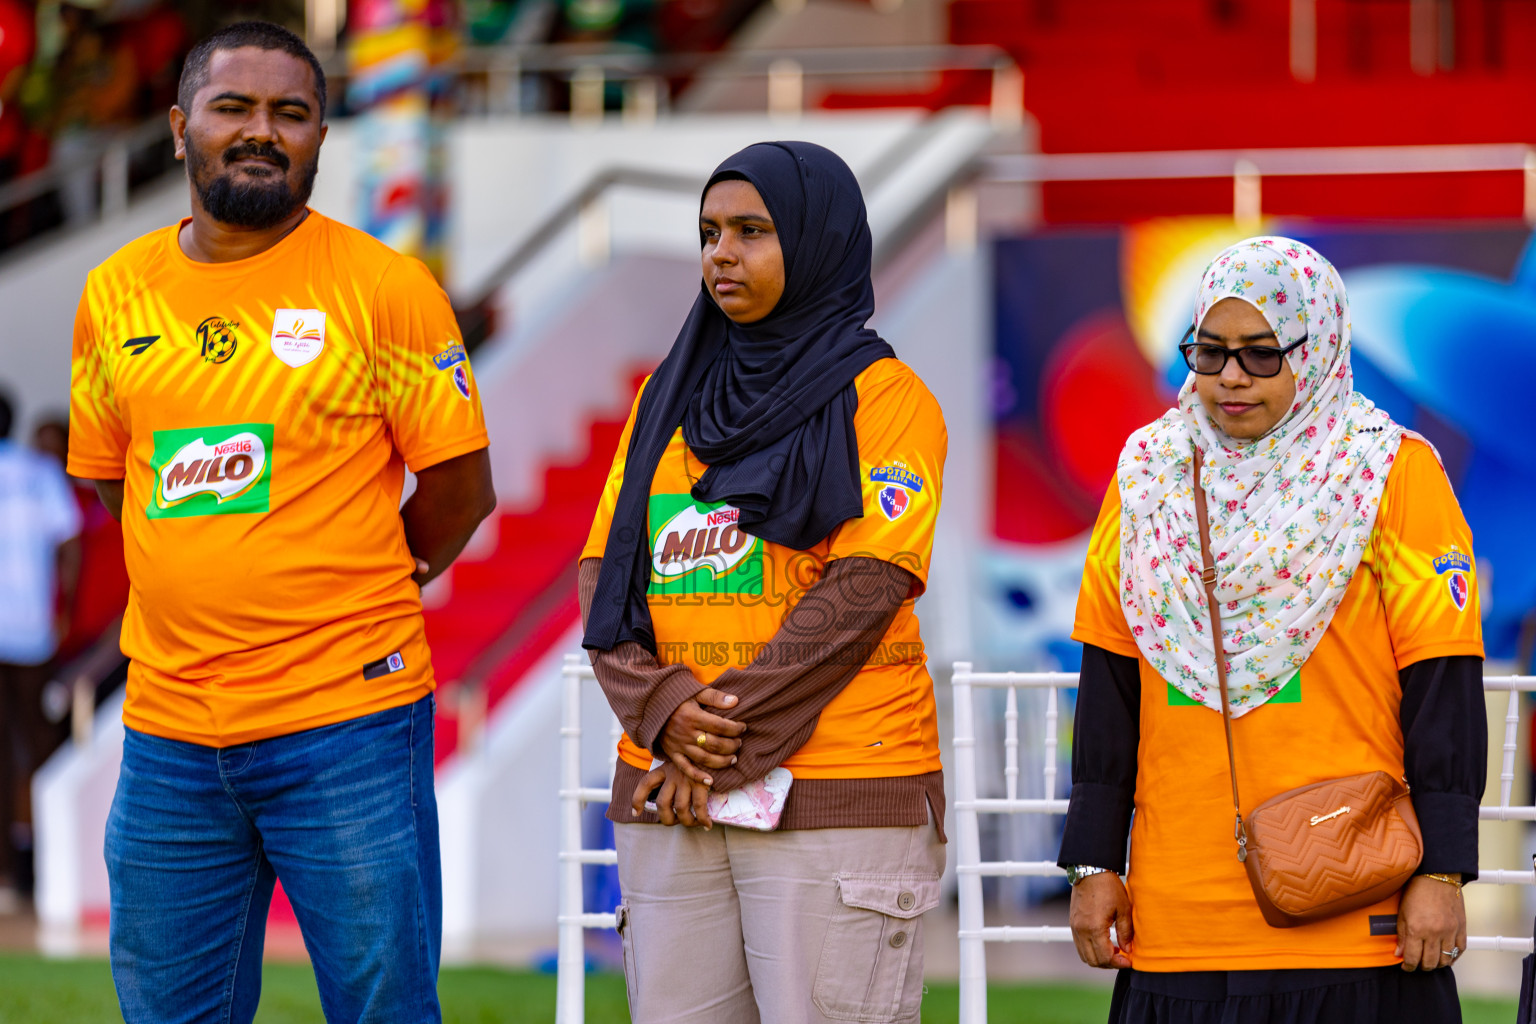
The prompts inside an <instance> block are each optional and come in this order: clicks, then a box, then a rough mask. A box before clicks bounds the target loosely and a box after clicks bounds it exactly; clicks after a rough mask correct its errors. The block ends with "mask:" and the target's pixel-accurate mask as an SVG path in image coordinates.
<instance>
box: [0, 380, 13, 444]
mask: <svg viewBox="0 0 1536 1024" xmlns="http://www.w3.org/2000/svg"><path fill="white" fill-rule="evenodd" d="M15 417H16V414H15V412H14V411H12V409H11V397H10V396H9V395H7V394H6V393H5V392H4V391H0V440H3V439H5V438H7V437H10V436H11V421H12V420H14V419H15Z"/></svg>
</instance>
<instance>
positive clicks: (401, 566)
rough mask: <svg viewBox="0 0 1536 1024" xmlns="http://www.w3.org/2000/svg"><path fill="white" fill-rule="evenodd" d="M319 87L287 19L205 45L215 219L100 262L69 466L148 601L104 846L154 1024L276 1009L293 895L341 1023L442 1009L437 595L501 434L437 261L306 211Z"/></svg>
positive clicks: (195, 153)
mask: <svg viewBox="0 0 1536 1024" xmlns="http://www.w3.org/2000/svg"><path fill="white" fill-rule="evenodd" d="M325 96H326V88H325V77H324V74H323V72H322V71H321V69H320V66H319V64H318V62H317V61H316V60H315V58H314V56H313V55H312V54H311V53H310V52H309V50H308V49H307V48H305V46H304V44H303V43H302V42H301V41H300V40H299V39H298V38H297V37H295V36H294V35H293V34H292V33H290V32H288V31H287V30H285V29H281V28H278V27H277V26H274V25H267V24H263V23H257V22H247V23H242V24H238V25H234V26H231V27H229V28H226V29H224V30H222V31H220V32H218V33H217V34H215V35H214V36H212V37H211V38H209V39H208V40H205V41H204V42H203V43H201V44H199V45H198V46H197V47H196V48H195V49H194V50H193V51H192V53H191V54H190V55H189V56H188V58H187V61H186V65H185V67H184V69H183V72H182V79H181V85H180V90H179V94H178V101H177V105H176V106H175V107H174V108H172V111H171V126H172V129H173V131H174V134H175V139H176V146H177V153H178V155H181V156H184V157H185V158H186V161H187V171H188V178H189V179H190V183H191V192H192V216H191V217H190V218H187V219H186V220H183V221H182V222H181V223H180V224H177V225H174V226H172V227H169V228H165V229H162V230H160V231H156V232H152V233H151V234H148V235H145V236H144V237H142V238H140V239H138V240H137V241H134V242H131V243H130V244H129V245H127V246H126V247H124V248H123V249H122V250H121V251H119V252H118V253H117V254H115V255H114V256H112V257H111V258H110V259H108V260H107V261H106V262H105V263H103V264H102V265H101V266H100V267H98V268H97V269H96V270H94V271H93V272H92V273H91V275H90V278H89V280H88V281H87V283H86V287H85V294H84V295H83V296H82V297H81V300H80V308H79V313H78V315H77V318H76V322H75V341H74V364H73V381H72V385H71V389H72V406H71V419H72V426H73V430H72V436H71V438H70V455H69V469H70V472H71V473H72V474H74V475H76V476H79V477H84V478H88V479H93V480H95V481H96V482H97V487H98V489H99V490H100V492H101V494H102V496H103V500H104V501H105V502H106V504H107V506H108V507H109V508H110V509H112V511H113V512H114V514H116V515H118V517H119V518H120V519H121V520H122V522H123V532H124V540H125V557H126V560H127V565H128V574H129V580H130V583H131V588H132V589H131V593H130V596H129V603H128V608H127V611H126V613H125V615H124V619H123V633H122V645H123V651H124V653H125V654H127V655H128V657H129V658H130V659H131V660H132V667H131V669H130V672H129V677H128V691H127V698H126V701H125V704H124V711H123V717H124V722H125V724H126V726H127V736H126V739H125V742H124V747H123V767H122V772H121V776H120V778H119V782H118V790H117V795H116V798H115V800H114V801H113V806H112V812H111V815H110V817H109V819H108V823H107V839H106V858H107V868H108V873H109V877H110V880H111V890H112V926H111V943H112V968H113V977H114V980H115V981H116V983H117V989H118V997H119V1000H120V1002H121V1004H122V1010H123V1016H124V1018H125V1019H126V1020H127V1021H128V1022H130V1024H136V1022H140V1021H168V1020H177V1021H181V1020H213V1019H218V1020H228V1021H249V1020H251V1019H252V1017H253V1015H254V1014H255V1010H256V1003H257V999H258V996H259V993H260V984H261V953H262V939H263V929H264V926H265V921H266V915H267V906H268V903H269V901H270V899H271V895H272V891H273V886H274V882H275V880H276V879H278V878H281V879H282V881H283V886H284V889H285V890H286V892H287V893H288V896H289V898H290V899H291V900H292V902H293V906H294V911H295V913H296V915H297V916H298V920H299V925H300V927H301V928H302V929H303V931H304V937H305V943H306V946H307V948H308V949H309V952H310V955H311V958H312V959H313V962H314V965H315V976H316V980H317V982H318V983H319V988H320V998H321V1003H322V1005H323V1006H324V1008H325V1011H326V1017H327V1019H328V1020H331V1021H361V1020H370V1021H371V1020H390V1021H437V1020H439V1019H440V1017H441V1014H440V1011H439V1009H438V1005H437V996H436V976H437V964H438V947H439V938H440V933H441V884H440V870H439V861H438V848H437V814H436V804H435V801H434V797H433V789H432V697H431V694H432V690H433V687H434V681H433V676H432V667H431V657H430V654H429V652H428V650H427V646H426V642H425V639H424V637H423V634H422V618H421V598H420V591H419V588H420V586H421V585H422V584H424V583H425V582H427V581H428V580H430V579H432V578H433V577H434V576H435V575H437V574H438V573H440V572H442V570H443V569H444V568H446V567H447V565H448V564H449V563H450V562H452V561H453V559H454V558H455V557H456V556H457V555H458V553H459V551H460V550H462V548H463V546H464V543H465V542H466V541H467V540H468V538H469V536H470V534H471V533H472V532H473V530H474V528H475V526H476V525H477V524H478V523H479V522H480V521H481V519H483V518H484V517H485V516H486V515H487V514H488V513H489V512H490V510H491V508H492V507H493V505H494V495H493V491H492V488H491V477H490V468H489V460H488V458H487V454H486V444H487V439H486V433H485V426H484V422H483V418H482V415H481V410H480V403H479V399H478V393H477V392H476V390H475V387H474V379H473V377H472V375H471V373H470V369H469V363H468V361H467V358H466V355H465V351H464V346H463V344H462V343H461V339H460V335H459V331H458V327H457V325H456V323H455V321H454V318H453V313H452V310H451V309H450V307H449V305H448V301H447V298H446V296H445V295H444V294H443V292H442V290H441V289H440V288H439V287H438V286H437V284H436V282H434V281H433V280H432V278H431V276H430V275H429V274H428V273H427V271H426V268H425V267H423V266H422V265H421V264H420V263H419V262H418V261H416V260H413V259H409V258H407V257H404V256H400V255H399V254H397V253H395V252H393V251H391V250H390V249H388V248H387V247H385V246H384V245H382V244H380V243H378V242H376V241H374V240H373V239H371V238H369V237H367V236H366V235H364V234H362V233H360V232H357V231H354V230H351V229H349V228H346V227H343V226H342V225H340V224H337V223H335V222H334V221H331V220H328V219H327V218H325V217H322V216H321V215H320V214H318V213H315V212H314V211H312V210H310V209H308V208H307V207H306V205H305V203H306V201H307V200H308V198H309V194H310V188H311V186H312V184H313V182H314V177H315V171H316V168H317V165H318V160H319V153H320V144H321V142H322V140H323V139H324V138H325V131H326V129H325V123H324V111H325ZM407 467H409V468H410V469H411V470H412V471H413V472H414V473H415V474H416V490H415V493H414V494H413V495H412V496H411V498H410V500H409V501H407V502H406V503H405V505H404V507H403V508H402V507H401V506H400V496H401V491H402V487H403V484H404V479H405V471H406V468H407Z"/></svg>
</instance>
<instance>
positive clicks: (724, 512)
mask: <svg viewBox="0 0 1536 1024" xmlns="http://www.w3.org/2000/svg"><path fill="white" fill-rule="evenodd" d="M740 520H741V509H739V508H723V509H721V510H720V511H719V512H711V513H710V514H709V516H708V517H707V518H706V519H705V520H704V525H706V526H721V525H723V524H725V523H735V522H739V521H740Z"/></svg>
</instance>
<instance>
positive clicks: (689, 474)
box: [581, 359, 949, 779]
mask: <svg viewBox="0 0 1536 1024" xmlns="http://www.w3.org/2000/svg"><path fill="white" fill-rule="evenodd" d="M854 386H855V387H856V388H857V389H858V393H859V408H858V412H857V413H856V414H855V416H854V430H855V432H856V433H857V435H858V440H859V476H860V479H861V480H862V482H863V487H864V515H863V517H862V518H858V519H849V520H847V521H846V522H844V523H843V524H842V525H841V526H839V527H838V528H837V529H836V530H833V531H832V534H831V535H830V536H829V537H827V539H825V540H823V541H822V542H821V543H820V544H817V545H816V546H815V547H813V548H810V549H809V550H806V551H797V550H795V549H793V548H787V547H782V546H780V545H778V544H772V543H769V542H767V541H764V540H762V539H761V538H758V537H753V536H751V535H750V534H748V533H746V532H744V531H743V530H741V529H740V528H738V527H737V526H736V525H735V523H736V520H737V516H738V513H737V510H736V509H735V508H732V507H731V506H729V505H723V504H722V505H708V504H705V503H702V502H696V501H694V500H693V497H692V494H691V493H690V492H691V489H692V486H693V482H694V481H696V480H698V478H699V476H700V475H701V474H702V473H703V472H704V470H705V469H706V468H707V467H706V466H705V465H704V464H703V463H702V462H700V461H699V460H698V459H697V458H696V457H695V456H694V455H693V454H692V453H691V452H690V451H689V450H688V446H687V445H686V444H684V443H683V432H682V430H681V429H679V430H678V431H677V433H676V434H674V435H673V437H672V441H671V443H670V444H668V445H667V450H666V452H665V453H664V454H663V455H662V457H661V462H660V464H659V465H658V466H657V468H656V475H655V476H654V477H652V479H651V500H650V509H649V511H650V516H649V532H650V543H651V581H650V588H649V591H648V593H647V598H646V601H647V604H648V606H649V608H650V612H651V622H652V626H653V627H654V629H655V633H656V645H657V660H658V661H660V662H661V663H662V664H663V665H676V664H683V665H687V666H688V668H689V669H690V670H691V671H692V672H693V675H694V677H695V678H696V679H697V680H698V681H699V685H700V686H706V685H708V684H709V683H710V682H712V681H713V680H714V679H715V678H716V677H718V676H719V675H720V674H721V673H722V672H724V671H725V670H726V669H728V668H742V667H745V666H746V665H748V664H750V663H751V661H752V659H753V658H754V657H755V655H756V650H757V647H758V646H759V645H761V644H765V643H767V642H768V641H769V640H771V639H772V638H773V635H774V634H775V633H776V632H778V629H779V625H780V624H781V623H782V622H783V621H784V617H785V616H786V615H788V614H789V612H790V610H791V609H792V608H794V607H795V605H796V604H797V603H799V601H800V599H801V598H802V597H804V596H805V592H806V591H807V590H808V589H809V588H810V587H811V586H813V585H814V584H815V583H816V581H817V580H819V579H820V578H821V574H822V572H823V571H824V570H825V569H826V566H827V563H828V562H830V561H832V560H833V559H836V558H850V557H864V558H878V559H881V560H882V561H886V562H891V563H893V564H895V565H899V566H901V567H902V568H903V569H906V570H907V571H909V572H911V573H912V574H913V575H914V576H916V577H917V579H918V582H919V587H922V586H926V585H927V582H928V562H929V558H930V556H931V554H932V551H933V528H934V522H935V520H936V519H937V518H938V513H939V499H940V494H941V491H942V487H943V479H942V478H943V473H944V457H945V454H946V452H947V451H948V447H949V435H948V434H947V432H946V431H945V429H944V415H943V413H942V412H941V411H940V410H939V403H938V402H937V401H936V400H935V399H934V397H933V395H932V394H931V393H929V391H928V389H927V388H926V387H924V386H923V382H922V381H921V380H919V379H918V377H917V374H915V373H913V372H912V370H911V369H910V368H909V367H908V366H907V365H906V364H904V363H902V362H899V361H897V360H895V359H882V360H880V361H879V362H876V363H874V364H873V365H871V366H870V367H869V368H868V369H867V370H865V371H864V372H863V373H861V374H859V376H858V377H857V378H856V379H855V380H854ZM639 404H640V402H639V399H638V398H637V399H636V400H635V408H636V409H638V408H639ZM634 424H635V413H634V410H631V411H630V416H629V423H628V424H627V425H626V426H625V428H624V433H623V436H621V437H620V438H619V447H618V452H617V453H616V454H615V456H614V460H613V468H612V470H610V471H609V474H608V483H607V486H606V487H604V488H603V496H602V499H601V500H600V501H599V503H598V507H597V517H596V519H595V520H594V521H593V523H592V532H591V534H590V535H589V536H588V538H587V544H586V547H584V548H583V549H582V552H581V557H582V558H601V557H602V556H603V549H604V547H605V546H606V545H607V542H608V529H609V526H610V524H611V523H612V521H613V509H614V505H615V503H616V502H617V501H618V497H619V487H620V485H621V484H622V483H623V481H624V461H625V454H626V453H627V452H628V450H629V435H630V431H631V430H633V428H634ZM916 598H917V595H916V594H914V595H913V596H912V598H911V599H910V600H908V601H907V602H906V603H904V604H903V605H902V606H901V609H900V610H899V611H898V612H897V613H896V619H895V621H894V622H892V623H891V626H890V628H889V629H888V630H887V631H886V634H885V636H884V638H883V639H882V640H881V643H880V645H879V646H878V647H877V648H876V650H875V653H874V655H873V656H872V657H871V658H870V660H869V662H868V663H867V664H865V666H864V668H863V669H861V670H860V671H859V673H858V674H857V675H856V676H854V678H853V681H852V682H850V683H849V684H848V685H847V687H845V688H844V689H843V691H842V692H841V693H839V694H838V695H837V696H836V697H834V698H833V699H832V702H831V703H830V704H828V705H827V706H826V708H825V709H823V711H822V712H821V717H820V719H819V720H818V722H817V725H816V730H815V732H814V733H812V734H811V738H810V739H809V740H807V741H806V743H805V745H804V746H803V747H801V748H800V749H799V750H798V751H796V752H795V753H794V754H793V755H792V756H791V757H790V758H789V759H788V760H787V761H785V762H784V767H786V768H788V769H789V770H790V771H792V772H793V773H794V774H795V775H796V776H798V777H800V778H808V779H849V778H854V779H859V778H890V777H898V776H906V775H925V774H927V773H928V772H933V771H938V770H939V767H940V764H939V723H938V716H937V713H936V710H935V706H934V698H933V680H932V679H931V678H929V675H928V669H927V660H928V659H927V654H926V653H925V652H924V650H923V640H922V637H921V636H920V635H919V634H918V622H917V615H916V613H915V612H914V610H913V605H914V604H915V602H916ZM619 754H620V756H622V757H623V758H624V760H625V761H626V762H628V763H629V764H632V765H634V766H635V767H637V768H642V769H644V768H649V767H650V766H651V760H652V758H651V754H650V752H649V751H645V750H641V749H640V748H639V747H638V746H636V745H635V744H634V743H633V742H632V741H631V740H630V738H629V737H628V736H624V737H623V738H622V739H621V740H620V741H619Z"/></svg>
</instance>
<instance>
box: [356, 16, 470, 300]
mask: <svg viewBox="0 0 1536 1024" xmlns="http://www.w3.org/2000/svg"><path fill="white" fill-rule="evenodd" d="M453 10H454V8H453V5H452V3H451V2H449V0H352V3H351V5H350V7H349V15H348V28H349V31H350V40H349V43H348V47H347V63H348V68H349V71H350V81H349V83H348V87H347V103H348V105H349V106H350V107H351V108H352V109H353V110H355V111H357V112H358V117H357V137H358V143H357V145H358V163H359V166H358V185H359V187H358V202H359V205H360V210H359V223H360V225H361V226H362V228H363V230H365V231H367V232H368V233H369V234H371V235H373V236H374V237H375V238H377V239H379V240H380V241H382V242H384V243H386V244H387V245H389V246H390V247H391V248H393V249H396V250H398V251H399V252H403V253H407V254H409V255H411V256H415V257H417V258H419V259H421V260H423V261H424V262H425V263H426V264H427V266H428V267H429V268H431V270H432V273H433V274H435V275H436V276H437V278H438V279H439V280H442V278H443V275H444V270H445V266H444V261H445V255H446V230H447V213H448V203H447V199H448V196H447V175H446V160H445V153H444V149H445V142H444V139H445V121H446V117H447V114H448V113H449V111H448V109H447V108H448V106H449V103H450V101H451V99H452V97H451V96H450V94H449V89H450V86H451V82H452V79H451V78H450V77H449V76H447V75H445V74H442V73H441V70H442V68H443V67H444V64H445V63H446V61H447V60H448V58H450V57H451V56H452V55H453V52H454V49H455V47H456V45H457V35H456V33H455V32H454V31H453Z"/></svg>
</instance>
